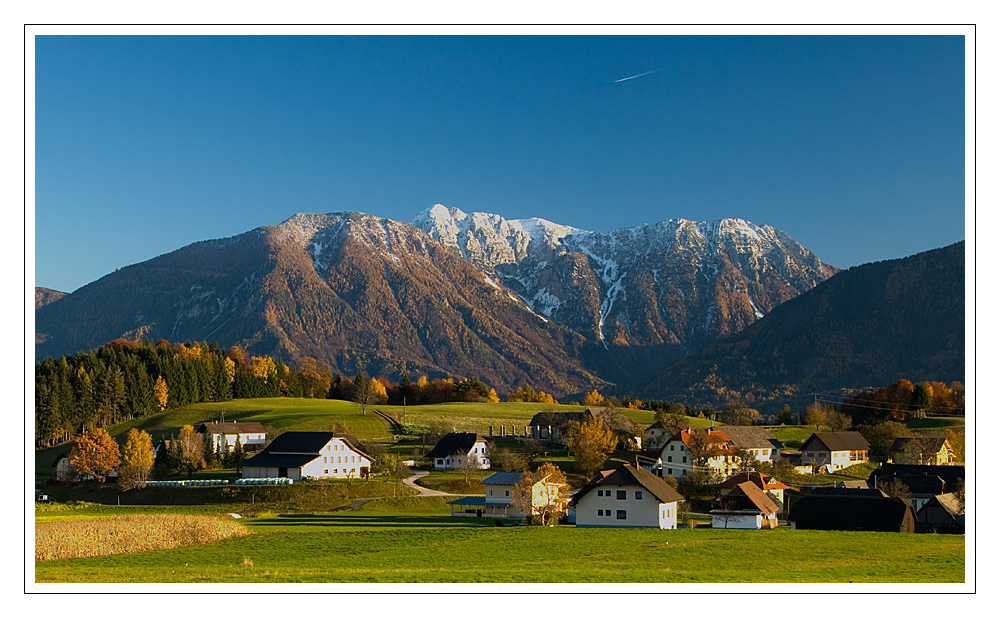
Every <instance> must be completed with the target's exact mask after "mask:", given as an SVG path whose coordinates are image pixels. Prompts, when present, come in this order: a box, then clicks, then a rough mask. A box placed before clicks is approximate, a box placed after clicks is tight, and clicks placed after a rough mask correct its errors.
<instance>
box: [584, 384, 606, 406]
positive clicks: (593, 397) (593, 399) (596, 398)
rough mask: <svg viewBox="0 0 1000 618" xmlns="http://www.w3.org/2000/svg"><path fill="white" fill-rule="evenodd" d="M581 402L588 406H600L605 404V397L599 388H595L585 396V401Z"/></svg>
mask: <svg viewBox="0 0 1000 618" xmlns="http://www.w3.org/2000/svg"><path fill="white" fill-rule="evenodd" d="M581 404H582V405H583V406H585V407H588V408H589V407H592V406H593V407H596V406H600V405H603V404H604V397H602V396H601V394H600V393H598V392H597V389H596V388H595V389H594V390H592V391H590V392H589V393H587V394H585V395H584V396H583V401H582V402H581Z"/></svg>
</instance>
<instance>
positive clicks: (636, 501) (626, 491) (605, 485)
mask: <svg viewBox="0 0 1000 618" xmlns="http://www.w3.org/2000/svg"><path fill="white" fill-rule="evenodd" d="M683 501H684V497H683V496H681V495H680V494H679V493H677V492H676V491H675V490H674V488H673V487H671V486H670V485H667V483H666V481H664V480H663V479H661V478H659V477H657V476H654V475H653V474H652V473H650V472H647V471H646V470H643V469H642V468H636V467H634V466H632V465H630V464H625V466H624V467H622V468H618V469H616V470H604V471H601V472H598V473H597V476H595V477H594V478H593V479H591V481H590V482H589V483H587V484H586V485H584V486H583V487H582V488H580V491H578V492H576V494H575V495H574V496H573V500H572V505H573V506H575V507H576V525H577V527H580V528H661V529H664V530H672V529H674V528H676V527H677V504H678V503H679V502H683Z"/></svg>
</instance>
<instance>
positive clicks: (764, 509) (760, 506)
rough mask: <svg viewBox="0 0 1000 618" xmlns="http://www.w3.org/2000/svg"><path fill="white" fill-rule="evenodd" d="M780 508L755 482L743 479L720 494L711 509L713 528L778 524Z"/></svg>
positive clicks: (749, 527) (757, 528) (757, 527)
mask: <svg viewBox="0 0 1000 618" xmlns="http://www.w3.org/2000/svg"><path fill="white" fill-rule="evenodd" d="M779 510H780V508H779V507H778V505H777V504H775V503H774V500H772V499H771V498H770V497H769V496H768V495H767V494H765V493H764V492H763V491H761V490H760V488H758V487H757V485H755V484H754V483H753V482H751V481H743V482H742V483H738V484H737V485H736V486H735V487H733V488H732V489H730V490H729V492H728V493H726V494H724V495H723V496H720V497H719V498H718V499H716V500H715V502H714V508H712V510H711V511H709V514H710V515H711V516H712V527H713V528H735V529H743V530H761V529H763V528H768V529H771V528H776V527H777V526H778V519H777V515H778V511H779Z"/></svg>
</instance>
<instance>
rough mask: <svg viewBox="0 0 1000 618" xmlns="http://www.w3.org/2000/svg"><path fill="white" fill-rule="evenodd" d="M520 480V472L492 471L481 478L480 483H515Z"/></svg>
mask: <svg viewBox="0 0 1000 618" xmlns="http://www.w3.org/2000/svg"><path fill="white" fill-rule="evenodd" d="M520 480H521V473H520V472H494V473H493V474H491V475H489V476H487V477H486V478H484V479H483V480H481V481H479V484H480V485H517V483H518V481H520Z"/></svg>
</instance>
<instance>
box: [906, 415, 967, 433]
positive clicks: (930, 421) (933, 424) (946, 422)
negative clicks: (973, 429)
mask: <svg viewBox="0 0 1000 618" xmlns="http://www.w3.org/2000/svg"><path fill="white" fill-rule="evenodd" d="M906 426H907V427H908V428H909V429H918V430H919V429H951V428H953V427H963V428H964V427H965V417H964V416H948V417H940V416H937V417H928V418H915V419H913V420H910V421H907V422H906Z"/></svg>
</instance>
